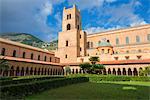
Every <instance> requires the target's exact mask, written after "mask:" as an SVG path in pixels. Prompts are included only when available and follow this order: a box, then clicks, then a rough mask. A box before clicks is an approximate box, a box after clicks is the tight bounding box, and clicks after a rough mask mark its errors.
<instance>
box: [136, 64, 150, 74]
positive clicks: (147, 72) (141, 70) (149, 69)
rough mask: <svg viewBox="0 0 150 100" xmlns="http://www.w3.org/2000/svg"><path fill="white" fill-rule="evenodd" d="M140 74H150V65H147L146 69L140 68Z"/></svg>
mask: <svg viewBox="0 0 150 100" xmlns="http://www.w3.org/2000/svg"><path fill="white" fill-rule="evenodd" d="M139 75H140V76H148V75H150V66H147V67H145V69H144V70H143V69H140V70H139Z"/></svg>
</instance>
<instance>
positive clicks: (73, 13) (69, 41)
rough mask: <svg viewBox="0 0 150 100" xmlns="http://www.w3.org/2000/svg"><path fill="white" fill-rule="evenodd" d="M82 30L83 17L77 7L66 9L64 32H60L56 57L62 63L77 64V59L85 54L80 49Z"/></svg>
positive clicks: (63, 21)
mask: <svg viewBox="0 0 150 100" xmlns="http://www.w3.org/2000/svg"><path fill="white" fill-rule="evenodd" d="M81 29H82V28H81V16H80V11H79V10H78V9H77V7H76V6H75V5H73V7H72V8H65V7H64V9H63V19H62V32H59V36H58V51H57V53H56V56H58V57H59V58H60V63H75V62H77V57H80V56H81V54H84V53H81V47H80V39H81V35H82V34H84V32H82V31H81ZM80 33H82V34H80ZM84 36H85V35H84ZM83 51H84V49H83Z"/></svg>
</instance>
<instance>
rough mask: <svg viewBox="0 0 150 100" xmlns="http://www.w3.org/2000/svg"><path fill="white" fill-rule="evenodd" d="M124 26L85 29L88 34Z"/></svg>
mask: <svg viewBox="0 0 150 100" xmlns="http://www.w3.org/2000/svg"><path fill="white" fill-rule="evenodd" d="M120 28H122V27H121V26H116V27H111V28H104V27H88V28H87V30H85V31H86V32H87V34H93V33H98V32H104V31H108V30H115V29H120Z"/></svg>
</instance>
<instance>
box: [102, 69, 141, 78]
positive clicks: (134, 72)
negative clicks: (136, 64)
mask: <svg viewBox="0 0 150 100" xmlns="http://www.w3.org/2000/svg"><path fill="white" fill-rule="evenodd" d="M103 73H104V74H112V75H129V76H138V75H139V72H138V69H137V68H133V70H131V68H128V69H126V68H123V69H120V68H118V69H115V68H113V69H110V68H108V71H107V72H106V70H104V72H103Z"/></svg>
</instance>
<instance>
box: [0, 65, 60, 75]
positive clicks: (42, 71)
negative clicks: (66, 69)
mask: <svg viewBox="0 0 150 100" xmlns="http://www.w3.org/2000/svg"><path fill="white" fill-rule="evenodd" d="M0 75H1V76H27V75H63V69H57V68H55V69H54V68H32V67H26V68H24V67H21V68H20V67H17V68H16V69H15V68H14V66H11V67H10V69H9V70H2V69H1V70H0Z"/></svg>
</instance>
